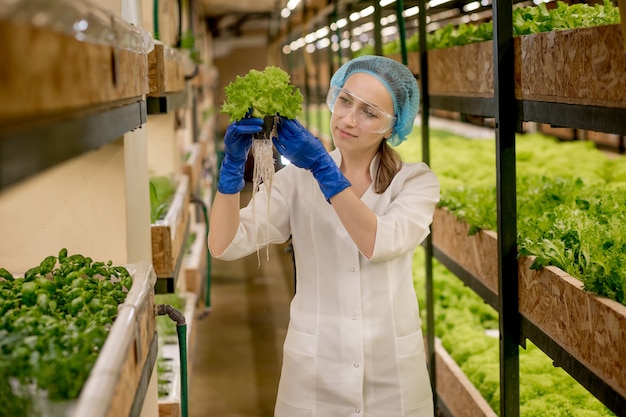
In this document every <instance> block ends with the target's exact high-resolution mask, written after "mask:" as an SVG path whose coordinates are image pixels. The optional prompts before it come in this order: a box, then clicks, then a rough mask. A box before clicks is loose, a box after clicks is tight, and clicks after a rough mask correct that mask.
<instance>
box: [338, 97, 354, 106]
mask: <svg viewBox="0 0 626 417" xmlns="http://www.w3.org/2000/svg"><path fill="white" fill-rule="evenodd" d="M337 101H338V102H339V104H340V105H342V106H349V105H350V104H351V102H350V100H348V98H347V97H344V96H339V97H338V98H337Z"/></svg>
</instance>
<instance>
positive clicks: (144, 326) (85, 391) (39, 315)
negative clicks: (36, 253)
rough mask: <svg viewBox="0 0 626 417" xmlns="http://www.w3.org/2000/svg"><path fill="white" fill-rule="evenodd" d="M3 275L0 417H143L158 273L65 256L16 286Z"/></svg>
mask: <svg viewBox="0 0 626 417" xmlns="http://www.w3.org/2000/svg"><path fill="white" fill-rule="evenodd" d="M0 271H1V272H2V274H1V276H2V280H0V288H1V294H0V301H1V302H0V308H1V309H2V320H1V326H0V335H1V337H0V350H1V352H2V360H0V373H2V375H3V378H2V380H0V398H1V399H2V400H3V401H2V402H0V415H3V416H5V415H6V416H14V415H15V416H18V415H19V416H25V417H40V416H43V417H47V416H50V417H70V416H71V417H73V416H85V415H89V416H94V417H113V416H116V417H119V416H128V415H131V410H134V412H137V411H139V410H141V407H142V406H143V400H144V397H145V394H146V391H147V388H148V384H147V381H149V379H150V375H151V373H152V368H153V366H154V363H155V360H156V343H155V342H156V338H155V319H154V290H153V288H154V283H155V281H156V276H155V274H154V270H153V269H152V266H151V265H149V264H134V265H127V266H112V265H111V263H110V262H109V263H104V262H93V261H92V260H91V259H90V258H88V257H84V256H82V255H78V254H76V255H68V254H67V251H66V250H65V249H63V250H61V251H60V252H59V256H58V257H55V256H48V257H46V259H44V260H43V261H42V262H41V263H40V265H39V266H36V267H33V268H31V269H29V270H28V271H27V272H26V273H24V274H23V275H16V276H15V278H13V276H12V275H11V274H10V273H8V271H6V270H1V269H0ZM16 291H17V293H16Z"/></svg>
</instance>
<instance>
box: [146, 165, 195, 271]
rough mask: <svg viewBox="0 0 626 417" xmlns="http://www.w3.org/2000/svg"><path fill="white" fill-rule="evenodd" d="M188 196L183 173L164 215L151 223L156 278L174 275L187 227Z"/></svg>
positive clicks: (187, 185)
mask: <svg viewBox="0 0 626 417" xmlns="http://www.w3.org/2000/svg"><path fill="white" fill-rule="evenodd" d="M189 198H190V195H189V178H188V177H187V176H185V175H183V176H181V177H180V178H179V181H178V186H177V187H176V194H175V195H174V199H173V200H172V203H171V204H170V207H169V209H168V211H167V213H166V214H165V217H164V218H163V219H162V220H157V221H156V222H155V223H153V224H152V225H151V233H152V264H153V265H154V270H155V272H156V275H157V278H172V277H174V276H175V275H176V268H177V265H179V262H180V261H179V258H180V257H182V256H183V250H184V245H185V234H186V231H187V228H188V227H189Z"/></svg>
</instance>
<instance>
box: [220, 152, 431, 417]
mask: <svg viewBox="0 0 626 417" xmlns="http://www.w3.org/2000/svg"><path fill="white" fill-rule="evenodd" d="M331 155H332V156H333V158H334V159H335V161H336V162H337V164H338V165H340V162H341V153H340V152H339V151H338V150H335V151H333V152H332V153H331ZM377 166H378V157H376V158H375V159H374V161H372V164H371V167H370V170H371V173H372V178H374V177H375V172H376V168H377ZM270 199H271V200H270V203H269V213H268V206H267V194H266V193H265V192H263V191H260V192H259V193H257V194H256V196H255V198H254V201H253V202H251V204H250V205H249V206H248V207H246V208H243V209H242V210H241V224H240V226H239V230H238V232H237V234H236V236H235V238H234V240H233V242H232V243H231V245H230V246H229V247H228V248H227V249H226V251H225V252H224V253H223V254H222V255H221V256H220V257H219V258H221V259H225V260H232V259H238V258H241V257H243V256H246V255H249V254H250V253H253V252H254V251H256V250H257V249H258V248H261V247H263V246H264V245H266V244H267V243H282V242H285V241H287V240H288V238H289V237H290V236H291V237H292V242H293V248H294V253H295V260H296V273H297V278H296V280H297V281H296V282H297V284H296V294H295V296H294V298H293V300H292V302H291V311H290V322H289V329H288V332H287V336H286V340H285V343H284V348H283V368H282V373H281V379H280V383H279V388H278V398H277V402H276V410H275V416H276V417H305V416H306V417H339V416H341V417H344V416H346V417H347V416H355V417H363V416H365V417H432V416H433V414H434V411H433V403H432V392H431V387H430V382H429V378H428V373H427V368H426V357H425V354H424V343H423V338H422V332H421V323H420V318H419V307H418V303H417V298H416V295H415V290H414V286H413V279H412V258H413V252H414V250H415V248H416V247H417V245H418V244H420V243H421V242H422V241H423V240H424V238H425V237H426V236H427V235H428V233H429V226H430V223H431V221H432V215H433V211H434V208H435V204H436V203H437V202H438V200H439V183H438V181H437V179H436V177H435V175H434V174H433V172H432V171H431V170H430V169H429V168H428V167H427V166H426V165H425V164H423V163H415V164H404V165H403V167H402V169H401V170H400V172H399V173H398V174H397V175H396V177H395V178H394V180H393V181H392V183H391V185H390V186H389V188H388V189H387V190H386V191H385V192H384V193H383V194H376V193H375V192H374V190H373V186H370V188H369V189H368V190H367V191H366V192H365V193H364V195H363V196H362V197H361V200H362V201H363V202H364V203H365V204H367V206H368V207H369V208H371V209H372V210H373V211H374V213H375V214H376V215H377V229H376V242H375V246H374V252H373V255H372V257H371V258H370V259H367V258H366V257H365V256H363V255H362V254H361V253H360V252H359V250H358V249H357V247H356V245H355V244H354V242H353V241H352V239H351V238H350V236H349V235H348V233H347V232H346V230H345V229H344V227H343V225H342V224H341V222H340V221H339V218H338V217H337V215H336V214H335V212H334V210H333V208H332V206H331V205H330V204H329V203H328V202H327V201H326V200H325V198H324V195H323V194H322V193H321V191H320V189H319V186H318V184H317V182H316V181H315V179H314V178H313V176H312V175H311V173H310V172H308V171H306V170H303V169H300V168H297V167H295V166H291V165H290V166H287V167H285V168H284V169H282V170H280V171H278V172H277V173H276V174H275V175H274V180H273V183H272V189H271V192H270ZM252 205H255V210H254V211H255V213H254V217H253V211H252V209H251V206H252ZM268 222H269V223H268ZM261 259H263V258H261Z"/></svg>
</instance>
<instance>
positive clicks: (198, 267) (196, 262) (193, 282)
mask: <svg viewBox="0 0 626 417" xmlns="http://www.w3.org/2000/svg"><path fill="white" fill-rule="evenodd" d="M205 228H206V226H205V225H204V223H197V224H194V225H192V226H191V232H192V233H194V232H195V234H196V239H195V240H194V242H193V244H192V245H191V247H190V248H189V251H188V253H187V255H186V256H185V259H184V260H183V262H184V270H185V282H186V290H187V291H189V292H192V293H194V294H196V296H197V297H198V305H199V306H201V305H202V306H203V305H204V302H205V295H206V290H207V288H206V287H207V273H208V271H207V266H208V264H207V263H208V253H207V250H208V249H207V241H206V232H205Z"/></svg>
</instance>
